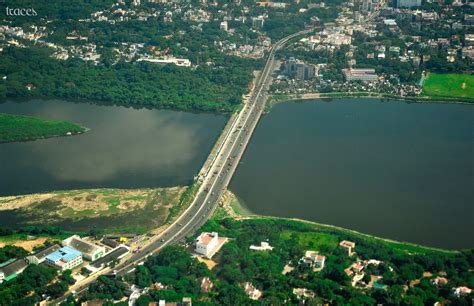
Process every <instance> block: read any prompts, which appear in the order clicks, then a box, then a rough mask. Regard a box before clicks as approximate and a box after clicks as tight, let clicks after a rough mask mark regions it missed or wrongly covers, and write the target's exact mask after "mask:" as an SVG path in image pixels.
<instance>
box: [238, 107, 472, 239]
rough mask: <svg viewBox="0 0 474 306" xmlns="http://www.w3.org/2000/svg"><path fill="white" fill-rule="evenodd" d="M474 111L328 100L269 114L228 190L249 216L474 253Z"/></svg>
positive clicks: (282, 109) (263, 119) (277, 108)
mask: <svg viewBox="0 0 474 306" xmlns="http://www.w3.org/2000/svg"><path fill="white" fill-rule="evenodd" d="M473 186H474V108H473V107H472V106H470V105H454V104H416V103H415V104H408V103H403V102H399V101H390V102H381V101H378V100H367V99H358V100H333V101H332V102H330V103H328V102H323V101H321V100H319V101H311V102H304V103H301V102H292V103H284V104H279V105H277V106H275V107H274V108H273V109H272V111H271V112H270V114H268V115H266V116H265V117H263V118H262V120H261V121H260V123H259V125H258V127H257V129H256V131H255V133H254V136H253V139H252V141H251V143H250V145H249V147H248V149H247V151H246V153H245V155H244V158H243V159H242V163H241V165H240V166H239V168H238V170H237V173H236V175H235V176H234V179H233V180H232V182H231V185H230V189H231V190H232V191H234V192H235V193H236V194H237V195H238V196H239V197H240V198H241V200H242V201H243V203H244V204H245V205H246V206H247V207H248V208H249V209H250V210H252V211H253V212H255V213H258V214H264V215H274V216H282V217H296V218H303V219H307V220H312V221H315V222H320V223H326V224H332V225H338V226H342V227H345V228H350V229H354V230H358V231H361V232H364V233H369V234H374V235H377V236H381V237H385V238H392V239H397V240H402V241H410V242H415V243H422V244H425V245H430V246H437V247H444V248H466V247H471V248H472V247H474V235H473V234H472V233H473V229H474V188H473Z"/></svg>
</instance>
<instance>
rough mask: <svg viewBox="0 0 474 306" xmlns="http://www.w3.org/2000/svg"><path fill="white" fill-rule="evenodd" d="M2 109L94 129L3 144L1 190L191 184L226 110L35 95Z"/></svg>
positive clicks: (0, 150)
mask: <svg viewBox="0 0 474 306" xmlns="http://www.w3.org/2000/svg"><path fill="white" fill-rule="evenodd" d="M0 112H4V113H10V114H21V115H31V116H35V117H39V118H43V119H57V120H69V121H72V122H75V123H78V124H81V125H83V126H86V127H88V128H90V129H91V130H90V131H89V132H87V133H85V134H82V135H78V136H70V137H58V138H50V139H46V140H37V141H32V142H24V143H7V144H0V195H16V194H27V193H36V192H45V191H51V190H63V189H75V188H96V187H118V188H138V187H157V186H159V187H166V186H177V185H186V184H189V183H190V182H191V181H192V179H193V176H194V175H195V174H196V173H197V172H198V171H199V169H200V167H201V166H202V164H203V162H204V160H205V159H206V157H207V154H208V153H209V151H210V150H211V148H212V146H213V144H214V142H215V141H216V139H217V137H218V136H219V133H220V131H221V129H222V128H223V126H224V124H225V122H226V120H227V119H226V118H225V117H224V116H215V115H210V114H192V113H184V112H176V111H169V110H156V109H155V110H148V109H139V110H137V109H133V108H125V107H121V106H99V105H94V104H88V103H70V102H65V101H58V100H54V101H44V100H34V101H31V102H28V103H14V102H11V101H10V102H7V103H4V104H0Z"/></svg>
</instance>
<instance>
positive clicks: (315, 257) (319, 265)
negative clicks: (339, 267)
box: [300, 251, 326, 269]
mask: <svg viewBox="0 0 474 306" xmlns="http://www.w3.org/2000/svg"><path fill="white" fill-rule="evenodd" d="M325 262H326V256H322V255H319V254H318V252H316V251H306V252H305V254H304V256H303V257H302V258H301V259H300V263H304V264H307V265H308V266H309V267H310V268H313V269H323V268H324V263H325Z"/></svg>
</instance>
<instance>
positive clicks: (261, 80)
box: [52, 29, 312, 304]
mask: <svg viewBox="0 0 474 306" xmlns="http://www.w3.org/2000/svg"><path fill="white" fill-rule="evenodd" d="M311 31H312V29H310V30H304V31H300V32H297V33H294V34H292V35H289V36H286V37H285V38H283V39H281V40H279V41H278V42H277V43H275V44H274V45H273V46H272V48H271V50H270V54H269V55H268V58H267V61H266V64H265V68H264V69H263V71H262V73H261V74H260V75H259V76H258V78H257V81H256V84H255V88H254V90H253V92H252V94H251V96H250V98H249V99H248V101H247V103H245V105H244V107H243V108H242V109H241V110H240V112H239V113H238V115H237V117H236V119H235V121H234V122H233V124H232V126H231V128H230V129H228V130H227V131H225V133H227V134H226V136H225V138H224V141H223V143H222V144H221V145H220V148H219V150H218V152H217V155H216V157H215V158H214V160H213V161H212V163H211V165H210V166H209V169H208V171H206V173H205V175H204V177H203V178H202V181H201V184H200V185H199V189H198V191H197V192H196V194H195V197H194V199H193V201H192V203H191V204H190V206H189V207H188V208H187V209H186V210H185V212H184V213H182V214H181V216H179V217H178V219H177V220H176V221H175V222H173V224H171V225H170V226H169V227H168V228H167V229H166V230H165V231H164V232H162V233H160V234H159V235H156V236H154V237H152V238H151V239H150V240H149V243H148V244H147V245H146V246H144V247H142V250H141V251H140V253H137V254H131V255H130V256H128V257H125V258H124V260H123V262H121V263H119V264H118V265H116V267H115V269H114V270H113V271H112V269H110V268H107V269H104V270H102V271H100V272H98V273H97V274H95V275H92V276H90V277H88V278H86V279H84V280H82V281H80V282H78V283H77V284H75V285H74V286H72V287H71V288H70V290H69V291H68V292H67V293H66V294H65V295H64V296H63V297H61V298H59V299H57V300H55V301H52V303H53V304H58V303H60V302H62V301H64V300H65V299H66V298H67V296H68V295H69V294H71V293H74V294H78V295H79V294H81V293H83V292H85V291H86V290H87V289H88V285H89V284H90V283H91V282H93V281H95V280H96V279H97V278H98V277H99V276H100V275H103V274H106V273H111V272H113V273H115V274H117V275H124V274H127V273H129V272H131V271H133V270H134V269H135V267H136V266H137V265H139V264H141V263H143V262H144V261H145V259H146V258H147V257H148V256H150V255H153V254H155V253H156V252H158V251H159V250H160V249H161V248H163V247H165V246H167V245H170V244H174V243H177V242H179V241H181V240H183V239H184V238H186V237H187V236H189V235H191V234H193V233H195V232H196V231H197V230H198V229H199V228H200V227H201V226H202V225H203V224H204V223H205V222H206V221H207V219H208V218H209V217H210V216H211V215H212V213H213V211H214V209H215V208H216V207H217V205H218V201H219V198H220V196H221V194H222V192H223V191H224V190H225V189H226V188H227V186H228V184H229V182H230V180H231V179H232V176H233V174H234V172H235V170H236V168H237V166H238V164H239V162H240V159H241V157H242V155H243V153H244V152H245V149H246V147H247V144H248V143H249V140H250V138H251V137H252V133H253V131H254V129H255V127H256V126H257V123H258V121H259V120H260V117H261V115H262V113H263V110H264V107H265V102H266V100H267V94H266V92H267V89H268V86H269V84H270V81H271V76H272V73H273V71H274V69H275V53H276V51H277V50H278V49H279V48H281V47H283V46H284V45H285V44H286V43H287V42H288V41H289V40H291V39H292V38H295V37H297V36H299V35H303V34H307V33H309V32H311Z"/></svg>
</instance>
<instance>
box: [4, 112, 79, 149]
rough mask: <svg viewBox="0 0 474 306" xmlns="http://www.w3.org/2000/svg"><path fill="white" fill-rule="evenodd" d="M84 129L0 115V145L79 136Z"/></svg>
mask: <svg viewBox="0 0 474 306" xmlns="http://www.w3.org/2000/svg"><path fill="white" fill-rule="evenodd" d="M85 130H86V129H85V128H83V127H81V126H79V125H77V124H74V123H71V122H67V121H54V120H43V119H39V118H33V117H28V116H18V115H10V114H0V143H5V142H16V141H29V140H35V139H40V138H48V137H55V136H65V135H74V134H81V133H84V132H85Z"/></svg>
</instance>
